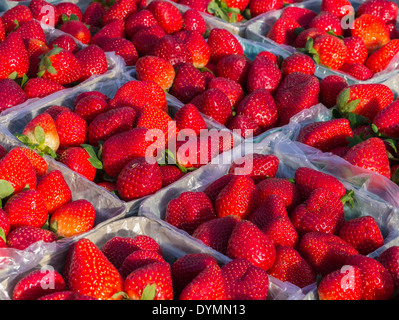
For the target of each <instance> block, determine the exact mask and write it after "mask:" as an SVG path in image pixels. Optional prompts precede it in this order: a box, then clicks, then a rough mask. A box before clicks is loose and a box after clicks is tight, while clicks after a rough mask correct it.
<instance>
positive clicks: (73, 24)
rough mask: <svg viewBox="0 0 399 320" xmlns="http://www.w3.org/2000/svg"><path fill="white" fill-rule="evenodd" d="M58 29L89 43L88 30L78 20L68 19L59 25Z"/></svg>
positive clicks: (84, 42)
mask: <svg viewBox="0 0 399 320" xmlns="http://www.w3.org/2000/svg"><path fill="white" fill-rule="evenodd" d="M60 30H61V31H62V32H65V33H67V34H69V35H71V36H73V37H74V38H75V39H77V40H79V41H80V42H82V43H83V44H89V42H90V39H91V33H90V30H89V28H88V27H87V26H86V25H85V24H84V23H83V22H82V21H80V20H68V21H66V22H64V23H63V24H62V25H61V27H60Z"/></svg>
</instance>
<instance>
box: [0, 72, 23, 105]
mask: <svg viewBox="0 0 399 320" xmlns="http://www.w3.org/2000/svg"><path fill="white" fill-rule="evenodd" d="M27 99H28V97H27V95H26V93H25V92H24V91H23V90H22V88H21V87H20V86H19V85H18V84H17V83H16V82H15V81H13V80H11V79H2V80H0V112H2V111H4V110H6V109H9V108H12V107H13V106H16V105H18V104H20V103H23V102H25V101H26V100H27Z"/></svg>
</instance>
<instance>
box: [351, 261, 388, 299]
mask: <svg viewBox="0 0 399 320" xmlns="http://www.w3.org/2000/svg"><path fill="white" fill-rule="evenodd" d="M345 264H348V265H351V266H355V267H358V268H359V269H360V272H361V274H362V280H363V292H362V295H361V300H389V299H391V298H392V296H393V294H394V290H395V289H394V282H393V279H392V276H391V274H390V273H389V271H388V270H387V269H385V267H384V266H383V265H382V264H381V263H380V262H378V261H377V260H376V259H373V258H371V257H367V256H363V255H361V254H356V255H353V256H349V257H347V258H346V259H345Z"/></svg>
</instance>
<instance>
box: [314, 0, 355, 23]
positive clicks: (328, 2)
mask: <svg viewBox="0 0 399 320" xmlns="http://www.w3.org/2000/svg"><path fill="white" fill-rule="evenodd" d="M320 11H328V12H330V13H332V14H334V15H336V16H337V17H338V18H340V19H341V18H343V17H344V16H346V15H348V14H353V13H354V12H355V9H354V8H353V6H352V4H351V3H350V2H349V1H348V0H339V1H334V0H323V1H322V2H321V7H320Z"/></svg>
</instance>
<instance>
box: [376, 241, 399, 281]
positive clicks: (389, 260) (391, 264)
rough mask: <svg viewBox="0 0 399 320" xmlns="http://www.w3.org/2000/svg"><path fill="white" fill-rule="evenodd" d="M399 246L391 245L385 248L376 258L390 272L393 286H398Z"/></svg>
mask: <svg viewBox="0 0 399 320" xmlns="http://www.w3.org/2000/svg"><path fill="white" fill-rule="evenodd" d="M398 257H399V247H398V246H392V247H389V248H387V249H385V250H384V251H383V252H382V253H381V254H380V255H379V256H378V258H377V260H378V262H380V263H381V264H382V265H383V266H384V267H385V268H386V269H387V270H388V271H389V272H390V274H391V276H392V279H393V281H394V283H395V288H398V286H399V264H398V261H399V259H398Z"/></svg>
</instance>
